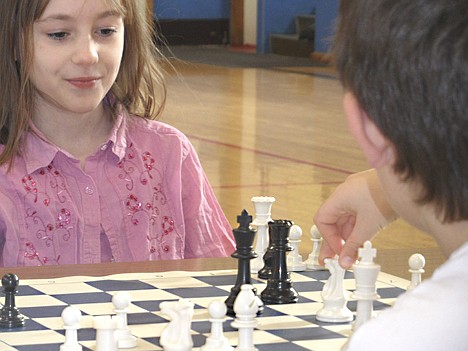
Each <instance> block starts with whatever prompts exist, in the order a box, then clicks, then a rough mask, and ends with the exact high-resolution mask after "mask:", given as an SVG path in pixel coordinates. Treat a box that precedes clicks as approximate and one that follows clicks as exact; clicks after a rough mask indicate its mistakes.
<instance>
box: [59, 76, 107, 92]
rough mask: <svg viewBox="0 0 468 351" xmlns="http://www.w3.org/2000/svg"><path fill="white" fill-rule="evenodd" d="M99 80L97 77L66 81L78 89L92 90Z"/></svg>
mask: <svg viewBox="0 0 468 351" xmlns="http://www.w3.org/2000/svg"><path fill="white" fill-rule="evenodd" d="M98 80H99V78H98V77H79V78H71V79H67V81H68V82H69V83H70V84H71V85H73V86H75V87H77V88H80V89H89V88H93V87H94V86H95V85H96V82H97V81H98Z"/></svg>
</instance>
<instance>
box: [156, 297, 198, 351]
mask: <svg viewBox="0 0 468 351" xmlns="http://www.w3.org/2000/svg"><path fill="white" fill-rule="evenodd" d="M159 307H160V308H161V312H162V313H164V314H166V315H168V316H169V318H170V319H171V321H170V322H169V324H168V325H167V326H166V327H165V328H164V329H163V331H162V332H161V338H160V339H159V343H160V344H161V346H162V347H163V349H164V351H190V350H192V347H193V340H192V335H191V333H190V326H191V323H192V317H193V308H194V303H193V302H191V301H189V300H186V299H179V300H178V301H164V302H161V304H160V305H159Z"/></svg>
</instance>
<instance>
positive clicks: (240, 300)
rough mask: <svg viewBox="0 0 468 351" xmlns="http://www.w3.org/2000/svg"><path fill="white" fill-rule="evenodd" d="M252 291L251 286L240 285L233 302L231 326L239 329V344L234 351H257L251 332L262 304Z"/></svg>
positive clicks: (255, 324)
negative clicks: (233, 315) (233, 313)
mask: <svg viewBox="0 0 468 351" xmlns="http://www.w3.org/2000/svg"><path fill="white" fill-rule="evenodd" d="M252 289H253V286H252V285H249V284H244V285H242V286H241V291H240V292H239V294H238V295H237V298H236V300H235V301H234V312H235V314H236V319H235V320H234V322H232V324H231V325H232V326H233V327H234V328H237V329H239V342H238V345H237V347H236V348H235V351H258V349H257V348H256V347H255V346H254V342H253V332H254V328H255V327H256V326H257V321H256V320H255V317H256V316H257V312H258V308H259V306H260V305H261V304H262V302H261V300H260V299H259V298H258V296H256V295H255V293H254V292H253V290H252Z"/></svg>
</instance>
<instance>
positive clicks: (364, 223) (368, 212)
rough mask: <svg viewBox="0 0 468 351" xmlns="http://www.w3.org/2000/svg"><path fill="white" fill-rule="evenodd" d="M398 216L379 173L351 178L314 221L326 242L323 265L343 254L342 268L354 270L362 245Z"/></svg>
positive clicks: (327, 201) (338, 188)
mask: <svg viewBox="0 0 468 351" xmlns="http://www.w3.org/2000/svg"><path fill="white" fill-rule="evenodd" d="M396 217H397V216H396V214H395V212H394V211H393V210H392V209H391V208H390V206H389V205H388V203H387V202H386V200H385V197H384V195H383V191H382V188H381V186H380V182H379V179H378V177H377V174H376V172H375V170H368V171H364V172H360V173H356V174H353V175H351V176H349V177H348V178H347V179H346V181H345V182H344V183H342V184H340V185H339V186H338V187H337V188H336V190H335V192H334V193H333V194H332V195H331V196H330V197H329V198H328V199H327V200H326V201H325V202H324V203H323V205H322V206H321V208H320V209H319V210H318V211H317V213H316V214H315V217H314V222H315V224H316V226H317V228H318V229H319V231H320V233H321V234H322V236H323V239H324V241H323V245H322V249H321V251H320V262H321V263H323V259H324V258H326V257H333V256H335V255H339V256H340V259H339V262H340V265H341V266H342V267H343V268H350V267H351V266H352V264H353V263H354V262H355V261H356V258H357V252H358V249H359V248H360V247H361V246H362V244H363V243H364V242H365V241H366V240H370V239H371V238H372V237H373V236H374V235H375V234H376V233H377V232H378V231H379V230H380V229H382V228H383V227H385V226H386V225H387V224H388V223H389V222H390V221H392V220H394V219H396Z"/></svg>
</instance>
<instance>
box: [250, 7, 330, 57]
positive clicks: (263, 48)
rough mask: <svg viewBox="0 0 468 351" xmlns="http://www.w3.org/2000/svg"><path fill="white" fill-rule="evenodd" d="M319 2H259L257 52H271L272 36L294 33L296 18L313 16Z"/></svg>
mask: <svg viewBox="0 0 468 351" xmlns="http://www.w3.org/2000/svg"><path fill="white" fill-rule="evenodd" d="M317 1H319V0H258V7H257V52H258V53H262V54H263V53H267V52H269V51H270V34H273V33H277V34H292V33H294V32H295V17H294V16H296V15H308V14H312V13H313V12H314V9H315V3H316V2H317ZM325 1H328V0H325Z"/></svg>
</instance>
